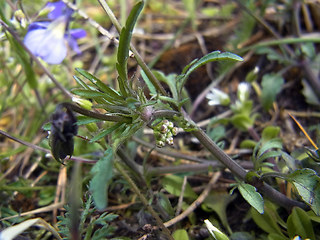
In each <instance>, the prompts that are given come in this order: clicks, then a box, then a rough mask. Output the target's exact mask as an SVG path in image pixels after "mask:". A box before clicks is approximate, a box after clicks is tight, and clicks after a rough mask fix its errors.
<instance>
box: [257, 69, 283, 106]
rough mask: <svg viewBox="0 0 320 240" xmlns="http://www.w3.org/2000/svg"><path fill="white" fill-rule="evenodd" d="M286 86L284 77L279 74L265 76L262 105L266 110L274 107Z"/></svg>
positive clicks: (263, 78) (262, 83) (262, 84)
mask: <svg viewBox="0 0 320 240" xmlns="http://www.w3.org/2000/svg"><path fill="white" fill-rule="evenodd" d="M283 84H284V80H283V77H282V76H281V75H279V74H265V75H263V77H262V82H261V86H262V93H261V97H260V99H261V103H262V106H263V107H264V109H265V110H267V111H268V110H269V109H270V108H271V107H272V104H273V102H274V101H275V100H276V96H277V94H278V93H279V92H280V91H281V89H282V86H283Z"/></svg>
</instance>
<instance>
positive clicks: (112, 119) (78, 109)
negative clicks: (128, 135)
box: [61, 102, 132, 123]
mask: <svg viewBox="0 0 320 240" xmlns="http://www.w3.org/2000/svg"><path fill="white" fill-rule="evenodd" d="M61 105H62V106H63V107H65V108H69V109H71V110H72V111H74V112H77V113H80V114H82V115H85V116H87V117H92V118H96V119H100V120H103V121H110V122H123V123H131V122H132V118H131V117H125V116H121V115H114V114H101V113H97V112H92V111H89V110H86V109H84V108H82V107H79V106H77V105H75V104H73V103H68V102H64V103H61Z"/></svg>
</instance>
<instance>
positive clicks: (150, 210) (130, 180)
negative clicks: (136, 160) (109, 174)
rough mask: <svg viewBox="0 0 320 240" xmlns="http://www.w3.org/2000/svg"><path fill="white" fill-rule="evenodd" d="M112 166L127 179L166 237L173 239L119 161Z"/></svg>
mask: <svg viewBox="0 0 320 240" xmlns="http://www.w3.org/2000/svg"><path fill="white" fill-rule="evenodd" d="M114 166H115V167H116V168H117V170H118V171H119V172H120V173H121V174H122V176H123V177H124V178H125V179H126V180H127V182H128V183H129V185H130V186H131V187H132V190H133V191H134V192H135V193H136V194H137V195H138V197H139V198H140V200H141V202H142V203H143V205H144V206H145V207H146V208H147V209H148V211H149V212H150V213H151V215H152V216H153V217H154V218H155V220H156V221H157V224H158V226H159V227H160V228H162V230H163V232H164V233H165V234H166V235H167V237H168V238H169V239H170V240H174V239H173V237H172V236H171V233H170V231H169V229H168V228H167V227H166V226H165V225H164V223H163V221H162V220H161V218H160V217H159V215H158V214H157V213H156V212H155V211H154V210H153V208H152V207H151V205H150V204H149V203H148V200H147V199H146V198H145V197H144V196H143V194H142V193H141V192H140V190H139V188H138V187H137V185H136V184H135V183H134V182H133V181H132V179H131V178H130V176H129V175H128V174H127V173H126V171H125V170H124V169H123V167H122V166H121V165H120V163H118V162H115V164H114Z"/></svg>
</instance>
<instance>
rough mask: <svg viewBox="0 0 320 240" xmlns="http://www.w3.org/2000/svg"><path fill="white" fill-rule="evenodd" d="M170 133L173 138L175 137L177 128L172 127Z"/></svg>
mask: <svg viewBox="0 0 320 240" xmlns="http://www.w3.org/2000/svg"><path fill="white" fill-rule="evenodd" d="M171 132H172V134H173V136H177V134H178V128H177V127H173V128H172V129H171Z"/></svg>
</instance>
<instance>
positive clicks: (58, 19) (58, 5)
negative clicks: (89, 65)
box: [24, 1, 86, 64]
mask: <svg viewBox="0 0 320 240" xmlns="http://www.w3.org/2000/svg"><path fill="white" fill-rule="evenodd" d="M46 7H49V8H52V11H51V12H50V13H49V14H48V18H49V19H51V20H52V21H51V22H34V23H31V24H30V26H29V28H28V32H27V34H26V36H25V38H24V44H25V45H26V46H27V47H28V48H29V50H30V51H31V52H32V53H33V54H34V55H35V56H38V57H40V58H42V59H43V60H44V61H46V62H47V63H49V64H59V63H61V62H62V61H63V59H64V58H65V57H66V56H67V46H66V43H68V44H69V46H70V47H71V48H72V49H73V50H74V51H75V52H76V53H78V54H79V53H80V50H79V47H78V44H77V39H79V38H82V37H85V36H86V32H85V31H84V30H83V29H71V30H69V28H68V27H69V21H70V17H71V14H72V10H71V9H70V8H68V7H67V6H66V5H65V4H64V3H63V2H62V1H58V2H54V3H53V2H52V3H48V4H47V5H46Z"/></svg>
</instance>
